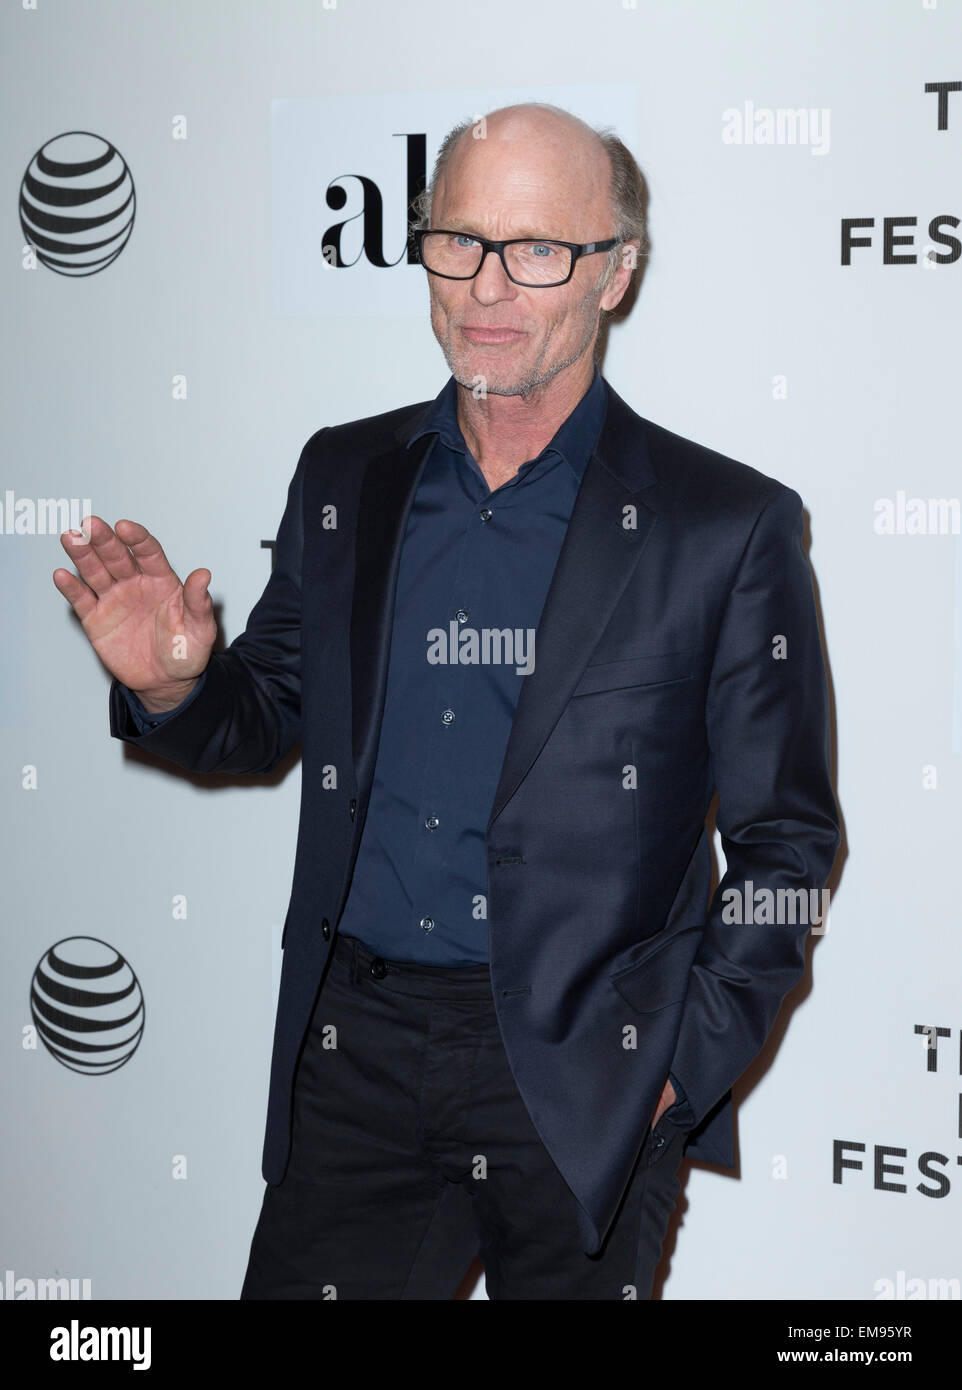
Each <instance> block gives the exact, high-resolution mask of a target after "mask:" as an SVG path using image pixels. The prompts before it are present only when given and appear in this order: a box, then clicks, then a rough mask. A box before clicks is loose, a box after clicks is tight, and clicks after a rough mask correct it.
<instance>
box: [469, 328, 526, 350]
mask: <svg viewBox="0 0 962 1390" xmlns="http://www.w3.org/2000/svg"><path fill="white" fill-rule="evenodd" d="M461 332H462V333H463V334H464V336H465V337H466V338H467V339H468V340H469V342H472V343H483V344H487V345H489V346H493V345H494V344H496V343H516V342H517V341H518V339H519V338H523V337H524V336H525V335H524V333H522V332H521V330H520V329H517V328H479V327H475V326H473V325H471V324H464V325H463V326H462V328H461Z"/></svg>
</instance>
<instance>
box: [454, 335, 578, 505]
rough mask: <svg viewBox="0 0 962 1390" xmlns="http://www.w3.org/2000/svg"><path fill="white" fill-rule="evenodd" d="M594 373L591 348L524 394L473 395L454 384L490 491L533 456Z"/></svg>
mask: <svg viewBox="0 0 962 1390" xmlns="http://www.w3.org/2000/svg"><path fill="white" fill-rule="evenodd" d="M594 373H595V364H594V358H593V356H592V354H591V353H588V354H586V356H585V357H583V358H580V359H579V360H578V361H577V362H573V363H572V364H571V367H570V368H565V370H564V371H561V372H558V374H557V376H553V377H552V378H551V380H550V381H548V382H546V383H545V385H544V386H543V387H539V388H538V389H537V390H536V391H534V392H532V393H531V395H529V396H494V395H488V396H485V397H483V398H482V399H480V400H479V399H478V398H477V397H476V396H475V395H474V393H473V392H472V390H471V388H470V387H468V386H462V385H461V384H460V383H459V384H458V424H459V425H460V427H461V433H462V434H463V435H464V442H465V443H466V444H467V446H468V448H469V449H470V450H471V454H472V456H473V457H474V459H475V460H476V461H477V464H478V467H479V468H480V469H481V472H482V473H483V474H484V477H485V481H486V482H487V484H488V488H489V490H490V491H491V492H494V491H495V489H496V488H499V487H500V486H501V485H502V483H506V482H507V481H508V479H509V478H513V477H514V475H515V473H517V471H518V469H519V468H520V467H521V465H522V464H523V463H527V462H528V460H529V459H534V458H537V457H538V455H539V454H540V453H541V450H542V449H543V448H544V447H545V445H546V444H550V442H551V440H552V439H553V438H554V436H555V435H556V434H557V433H558V430H559V429H560V428H561V426H562V425H563V423H564V422H565V420H567V418H568V416H569V415H570V414H571V412H572V411H573V410H574V409H575V407H576V406H577V405H578V403H579V401H581V399H582V398H583V397H584V395H585V393H586V392H587V390H588V388H589V386H590V385H591V382H592V379H593V377H594Z"/></svg>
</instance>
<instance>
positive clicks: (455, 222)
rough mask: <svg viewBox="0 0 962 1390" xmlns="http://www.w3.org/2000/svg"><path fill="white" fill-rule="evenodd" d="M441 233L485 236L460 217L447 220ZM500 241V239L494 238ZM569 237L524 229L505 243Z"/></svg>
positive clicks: (558, 239)
mask: <svg viewBox="0 0 962 1390" xmlns="http://www.w3.org/2000/svg"><path fill="white" fill-rule="evenodd" d="M440 230H441V231H448V232H465V233H467V234H469V235H470V236H483V235H484V233H483V232H479V231H478V229H477V228H476V227H473V226H472V225H471V223H470V222H464V221H462V220H461V218H459V217H452V218H445V220H444V226H443V227H442V228H440ZM492 240H499V238H492ZM568 240H569V238H568V237H563V236H556V235H555V233H554V232H543V231H536V232H535V231H531V230H530V229H529V228H522V230H521V231H520V232H513V233H512V235H511V236H509V237H505V241H568Z"/></svg>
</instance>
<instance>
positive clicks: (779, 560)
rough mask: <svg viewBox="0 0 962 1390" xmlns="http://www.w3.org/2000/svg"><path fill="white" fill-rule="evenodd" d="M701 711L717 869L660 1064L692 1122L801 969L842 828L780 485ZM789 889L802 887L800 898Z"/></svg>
mask: <svg viewBox="0 0 962 1390" xmlns="http://www.w3.org/2000/svg"><path fill="white" fill-rule="evenodd" d="M706 720H707V733H708V742H709V747H710V750H711V758H712V769H713V774H714V780H715V787H716V789H717V792H718V819H717V825H718V830H719V832H720V835H721V840H722V846H723V849H724V852H725V859H726V871H725V873H724V875H723V877H722V879H721V882H720V883H719V885H718V888H717V891H716V892H715V894H714V896H713V898H712V901H711V904H710V907H709V913H708V921H707V923H706V927H705V931H704V934H703V937H702V940H701V942H700V945H699V949H698V952H697V955H696V957H695V961H694V964H693V966H692V970H691V974H690V977H689V984H688V992H687V995H686V998H685V1005H684V1008H683V1011H682V1021H681V1026H680V1032H679V1036H678V1042H677V1044H676V1049H675V1053H674V1057H673V1060H672V1064H671V1071H672V1073H674V1074H675V1075H677V1077H678V1078H679V1080H680V1081H681V1083H682V1086H683V1088H684V1091H685V1095H686V1098H687V1105H688V1110H687V1112H685V1113H686V1114H687V1115H688V1117H689V1118H691V1119H692V1123H696V1124H697V1123H698V1122H700V1121H701V1120H702V1119H703V1118H704V1116H705V1115H706V1114H707V1113H708V1111H709V1110H710V1109H711V1108H712V1107H713V1106H714V1105H715V1104H716V1103H717V1102H718V1101H719V1100H721V1099H722V1098H723V1097H724V1096H725V1095H726V1093H727V1092H728V1091H729V1089H730V1088H731V1086H732V1083H733V1082H734V1081H735V1080H736V1079H737V1078H738V1077H739V1076H740V1075H741V1073H742V1072H743V1071H744V1070H745V1068H746V1067H747V1066H748V1064H749V1063H750V1062H751V1061H752V1059H753V1058H754V1057H755V1056H756V1054H757V1053H758V1051H759V1050H760V1048H761V1046H762V1044H763V1043H764V1041H765V1039H766V1037H767V1036H768V1033H769V1031H770V1030H771V1027H772V1024H773V1023H774V1021H775V1016H776V1014H777V1012H778V1009H779V1006H780V1005H781V1002H782V999H783V998H784V996H785V994H786V993H787V992H788V990H790V989H791V988H792V986H793V985H794V984H796V983H797V981H798V980H799V978H800V977H801V975H802V972H803V970H804V965H805V938H806V935H807V934H808V932H809V931H810V930H811V913H810V911H809V908H810V906H811V904H812V903H813V902H819V903H820V901H821V899H820V897H818V898H817V897H816V896H815V895H816V894H818V893H820V890H821V889H822V888H823V886H824V884H825V881H826V879H827V877H828V874H829V872H830V870H831V867H832V862H833V860H834V857H835V852H836V849H837V847H838V843H839V839H840V836H839V827H838V820H837V808H836V804H835V798H834V796H833V793H832V787H831V779H830V755H829V719H828V698H827V689H826V676H825V667H824V663H823V659H822V649H821V643H820V640H819V633H818V623H817V619H816V612H815V600H814V594H813V590H812V580H811V573H810V570H809V565H808V560H807V558H806V555H805V551H804V548H803V545H802V504H801V498H800V497H799V496H798V494H797V493H796V492H793V491H792V490H791V489H790V488H781V489H780V490H779V492H778V493H777V494H776V495H775V496H774V497H773V498H772V499H770V500H769V502H768V503H767V504H766V505H765V507H764V508H763V509H762V511H761V512H760V514H759V516H758V518H757V519H756V522H755V525H754V527H753V528H752V531H751V534H750V536H749V539H748V542H747V544H746V546H745V549H744V551H743V554H742V557H741V561H740V563H739V566H738V569H737V572H736V575H735V579H734V582H733V585H732V589H731V592H730V594H729V597H728V601H727V605H726V609H725V612H724V616H723V619H722V622H721V625H720V629H719V636H718V642H717V647H716V651H715V657H714V661H713V665H712V671H711V677H710V682H709V688H708V696H707V705H706ZM780 890H781V891H780ZM786 890H790V891H786ZM796 890H804V894H805V900H804V904H803V900H802V895H801V893H799V892H798V891H796ZM769 894H771V897H770V898H769ZM766 902H770V903H771V904H773V905H774V908H773V910H771V911H770V910H769V909H768V908H767V907H766V906H765V904H766ZM799 919H801V920H799ZM679 1113H680V1114H681V1113H682V1111H681V1109H679ZM692 1117H693V1118H692Z"/></svg>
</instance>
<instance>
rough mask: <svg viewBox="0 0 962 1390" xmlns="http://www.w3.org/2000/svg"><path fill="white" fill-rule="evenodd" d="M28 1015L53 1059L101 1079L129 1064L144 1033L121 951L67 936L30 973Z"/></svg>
mask: <svg viewBox="0 0 962 1390" xmlns="http://www.w3.org/2000/svg"><path fill="white" fill-rule="evenodd" d="M30 1012H31V1013H32V1015H33V1021H34V1024H35V1025H36V1028H37V1032H38V1034H39V1035H40V1038H41V1040H42V1042H43V1044H44V1046H45V1047H46V1049H47V1051H48V1052H49V1053H50V1054H51V1056H53V1057H56V1059H57V1061H58V1062H62V1063H63V1065H64V1066H65V1067H69V1068H70V1070H71V1071H80V1072H85V1073H86V1074H87V1075H88V1076H102V1075H104V1073H106V1072H109V1071H116V1070H117V1068H118V1067H122V1066H123V1065H124V1063H125V1062H129V1061H130V1059H131V1057H132V1056H133V1055H134V1053H135V1052H136V1050H137V1046H138V1044H139V1042H140V1038H141V1035H142V1033H143V1031H144V996H143V994H142V993H141V989H140V984H139V982H138V980H137V976H136V975H135V974H134V972H133V971H132V970H131V968H130V966H129V965H128V964H127V962H126V961H125V960H124V958H123V956H122V955H121V954H120V952H119V951H115V950H114V948H113V946H108V945H107V942H106V941H99V940H98V939H97V938H96V937H95V936H67V937H65V938H64V939H63V941H58V942H57V943H56V945H54V946H51V947H50V950H49V951H48V952H47V953H46V955H44V956H42V957H41V959H40V962H39V964H38V965H37V968H36V970H35V971H34V972H33V983H32V985H31V988H30Z"/></svg>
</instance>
